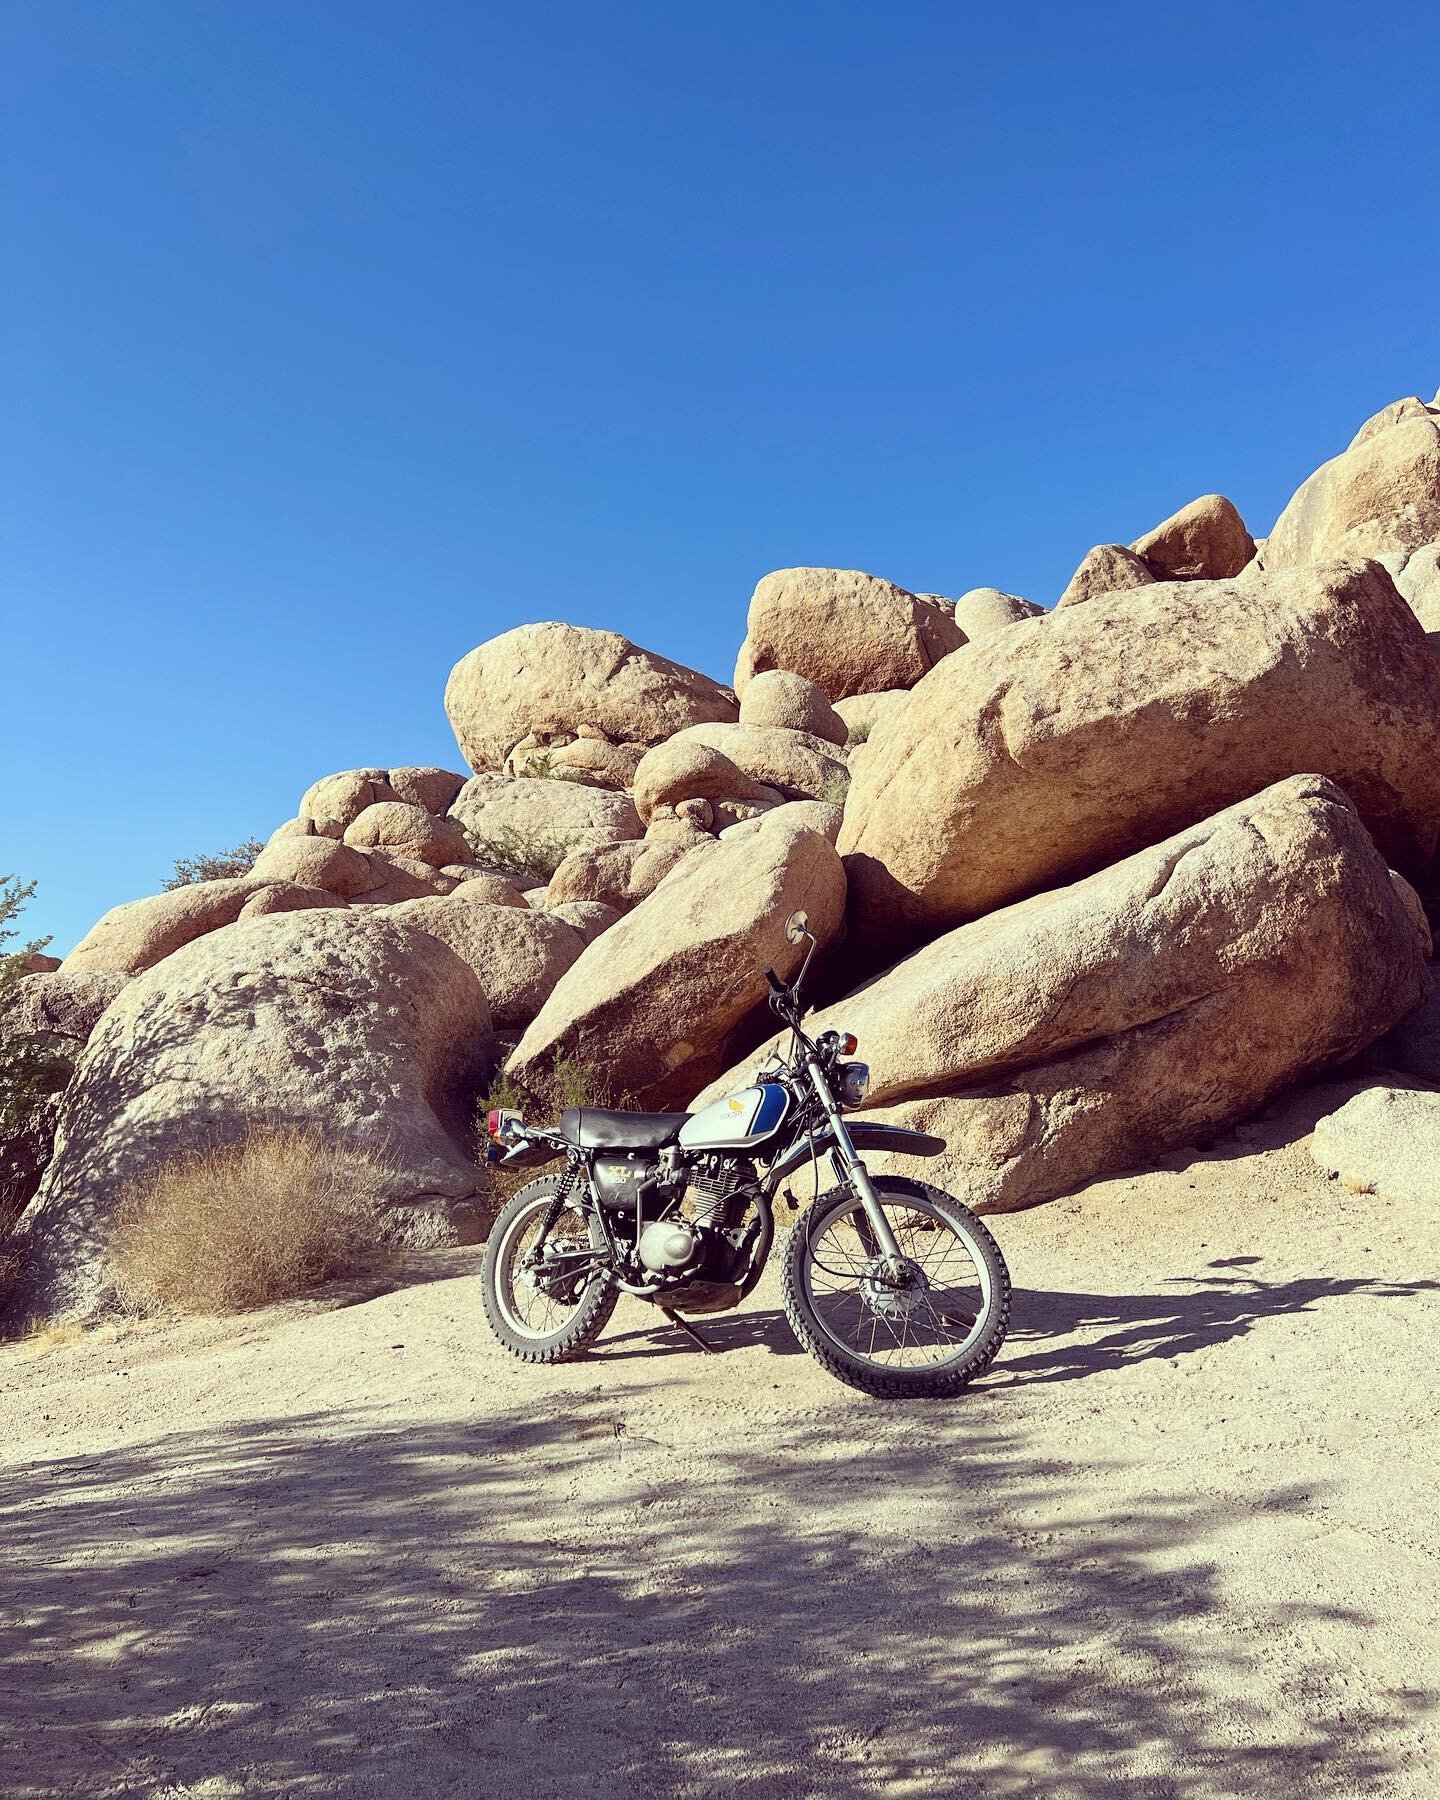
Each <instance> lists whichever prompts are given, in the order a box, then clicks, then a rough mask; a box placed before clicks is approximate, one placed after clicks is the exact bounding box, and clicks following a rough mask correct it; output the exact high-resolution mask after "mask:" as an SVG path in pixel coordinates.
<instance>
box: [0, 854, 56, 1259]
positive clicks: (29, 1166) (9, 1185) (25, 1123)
mask: <svg viewBox="0 0 1440 1800" xmlns="http://www.w3.org/2000/svg"><path fill="white" fill-rule="evenodd" d="M34 892H35V883H34V882H33V881H32V882H30V883H29V884H28V885H27V884H25V883H22V882H20V881H17V880H16V878H15V877H14V876H13V875H0V1255H3V1254H4V1238H5V1236H6V1234H7V1233H8V1232H9V1230H10V1227H11V1226H12V1225H13V1224H14V1222H15V1219H16V1217H17V1216H18V1214H19V1213H20V1211H21V1209H22V1207H23V1206H24V1204H25V1201H26V1200H27V1199H28V1197H29V1192H30V1190H31V1188H32V1187H33V1185H34V1177H35V1167H36V1164H35V1156H36V1149H35V1141H34V1139H35V1133H36V1129H37V1127H38V1125H39V1123H40V1116H41V1109H42V1108H43V1107H44V1106H45V1104H46V1102H47V1100H48V1099H49V1096H50V1095H52V1094H54V1093H55V1092H56V1091H57V1089H59V1088H61V1087H63V1086H64V1084H65V1079H66V1077H67V1076H68V1074H69V1072H70V1065H69V1063H68V1062H67V1061H66V1059H65V1058H64V1057H63V1056H59V1055H57V1054H56V1052H55V1051H53V1050H51V1049H50V1048H49V1047H48V1046H46V1045H44V1044H42V1043H40V1042H38V1041H37V1040H36V1039H35V1038H34V1037H33V1036H32V1035H30V1034H29V1033H26V1032H20V1031H17V1030H15V1029H13V1028H11V1029H9V1030H7V1029H6V1026H5V1013H6V1011H7V1010H8V1008H9V1006H10V1002H11V1001H12V1000H13V999H14V997H15V991H16V989H17V988H18V987H19V985H20V983H21V982H22V981H23V980H24V979H25V977H26V976H27V975H28V974H29V973H30V962H29V959H30V957H31V956H32V955H33V954H34V953H35V952H36V951H39V950H43V949H44V948H45V946H46V944H48V943H49V942H50V940H49V938H34V939H32V940H31V941H30V942H29V943H26V944H23V945H21V947H20V948H19V949H16V950H9V949H6V948H5V946H6V945H7V944H10V943H11V942H12V941H13V940H14V939H16V938H17V937H18V936H19V935H20V934H19V931H18V930H17V928H16V925H15V920H16V919H17V918H18V917H19V915H20V912H21V910H22V909H23V907H24V905H25V903H26V901H27V900H29V899H30V897H31V895H32V894H33V893H34ZM47 1131H48V1128H47ZM46 1154H48V1151H47V1152H46ZM42 1161H43V1157H42ZM4 1259H5V1260H7V1261H8V1256H5V1258H4Z"/></svg>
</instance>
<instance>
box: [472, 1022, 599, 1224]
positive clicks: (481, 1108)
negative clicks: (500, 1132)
mask: <svg viewBox="0 0 1440 1800" xmlns="http://www.w3.org/2000/svg"><path fill="white" fill-rule="evenodd" d="M611 1104H612V1102H611V1101H610V1100H608V1099H607V1098H605V1090H604V1086H603V1083H602V1080H601V1075H600V1071H599V1069H597V1068H596V1067H595V1065H594V1064H593V1063H585V1062H579V1061H577V1060H575V1059H573V1058H571V1057H564V1056H562V1057H561V1058H560V1059H559V1061H558V1062H557V1063H556V1064H555V1068H554V1071H553V1073H552V1074H551V1075H550V1076H549V1078H548V1079H547V1080H546V1081H545V1082H544V1084H543V1085H542V1086H539V1087H535V1088H522V1087H520V1086H519V1085H518V1084H517V1083H516V1082H515V1080H514V1079H513V1078H512V1077H511V1076H510V1075H508V1074H506V1073H505V1071H504V1070H503V1069H502V1070H501V1071H500V1072H499V1073H498V1074H497V1075H496V1077H495V1079H494V1081H492V1082H491V1084H490V1086H489V1087H488V1088H486V1089H485V1091H484V1092H483V1093H482V1094H481V1095H480V1096H479V1098H478V1099H477V1100H476V1103H475V1118H476V1125H477V1137H478V1139H479V1142H480V1143H481V1145H482V1146H484V1147H485V1148H486V1149H488V1147H489V1143H490V1138H489V1134H488V1133H487V1131H486V1117H487V1115H488V1114H489V1113H490V1112H491V1111H492V1109H495V1108H499V1109H500V1110H502V1111H506V1112H518V1113H519V1114H521V1116H522V1117H523V1118H524V1119H525V1120H526V1121H527V1122H528V1123H529V1124H531V1125H544V1126H553V1125H554V1124H555V1123H556V1121H557V1120H558V1119H559V1117H560V1115H561V1113H562V1112H564V1111H565V1109H566V1108H567V1107H569V1106H609V1105H611ZM537 1173H538V1171H536V1170H533V1169H512V1170H506V1169H501V1168H498V1167H497V1166H496V1165H495V1164H493V1163H489V1164H487V1165H486V1174H487V1177H488V1183H487V1185H488V1188H489V1194H490V1199H491V1201H492V1202H493V1203H494V1204H496V1205H497V1206H503V1205H504V1204H505V1202H506V1201H507V1200H508V1199H509V1198H510V1196H511V1195H512V1194H513V1193H515V1191H516V1190H517V1189H518V1188H521V1187H523V1186H524V1185H525V1183H526V1182H527V1181H532V1180H533V1179H534V1178H535V1175H536V1174H537Z"/></svg>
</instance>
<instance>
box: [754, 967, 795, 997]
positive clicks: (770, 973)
mask: <svg viewBox="0 0 1440 1800" xmlns="http://www.w3.org/2000/svg"><path fill="white" fill-rule="evenodd" d="M760 973H761V974H762V975H763V976H764V977H765V979H766V981H767V982H768V983H769V986H770V992H771V993H772V994H784V993H788V992H789V989H788V988H787V987H786V986H785V983H784V982H783V981H782V980H781V979H780V977H779V976H778V975H777V974H776V973H775V971H774V970H773V969H772V968H771V967H770V965H769V963H766V964H765V966H764V968H763V969H761V971H760Z"/></svg>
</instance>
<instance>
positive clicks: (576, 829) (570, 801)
mask: <svg viewBox="0 0 1440 1800" xmlns="http://www.w3.org/2000/svg"><path fill="white" fill-rule="evenodd" d="M449 816H450V818H451V819H452V820H453V821H454V822H455V823H456V824H457V825H459V826H460V827H461V828H462V830H463V831H464V833H465V836H466V839H467V841H468V843H469V844H470V847H471V850H472V852H473V855H474V858H475V860H476V861H477V862H479V863H482V864H488V865H493V866H495V867H497V868H502V869H513V870H516V871H517V872H519V873H521V874H525V875H528V876H529V877H530V878H531V879H532V880H548V879H549V878H550V876H551V875H552V874H553V873H554V871H555V870H556V869H557V868H558V867H559V866H560V864H561V863H562V862H563V861H564V859H565V858H566V857H567V856H568V855H569V854H570V852H571V851H572V850H575V849H578V848H579V847H580V846H581V845H582V844H613V843H618V842H619V841H620V840H621V839H623V838H638V837H641V836H643V835H644V831H645V827H644V826H643V824H642V823H641V821H640V815H639V813H637V812H636V810H635V803H634V801H633V800H632V799H631V798H630V796H629V795H628V794H616V793H612V792H610V791H609V790H608V789H606V788H597V787H587V786H586V785H584V784H583V783H581V782H578V781H555V780H549V779H537V778H532V777H528V776H522V777H520V778H519V779H517V780H510V779H509V778H507V777H505V776H499V775H476V776H475V777H474V778H473V779H472V780H470V781H467V782H466V783H465V785H464V787H463V788H461V790H460V792H459V793H458V794H457V795H456V797H455V804H454V805H453V806H452V807H451V809H450V815H449Z"/></svg>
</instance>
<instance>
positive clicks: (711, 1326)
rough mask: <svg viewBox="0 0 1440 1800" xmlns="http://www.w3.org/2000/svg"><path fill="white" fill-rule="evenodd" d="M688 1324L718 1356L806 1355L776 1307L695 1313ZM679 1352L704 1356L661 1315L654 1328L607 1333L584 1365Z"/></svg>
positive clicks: (656, 1319)
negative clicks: (736, 1352) (749, 1352)
mask: <svg viewBox="0 0 1440 1800" xmlns="http://www.w3.org/2000/svg"><path fill="white" fill-rule="evenodd" d="M641 1304H643V1302H642V1303H641ZM632 1316H633V1315H632ZM687 1316H688V1315H687ZM690 1323H691V1324H692V1325H693V1326H694V1327H695V1329H696V1330H697V1331H698V1332H699V1333H700V1335H701V1336H702V1337H703V1338H704V1339H705V1342H706V1343H707V1344H708V1345H709V1346H710V1348H711V1349H712V1350H715V1351H717V1352H718V1353H719V1354H721V1355H724V1353H725V1352H726V1351H727V1350H754V1349H761V1350H768V1351H769V1352H770V1354H771V1355H772V1356H803V1355H804V1354H805V1352H804V1351H803V1350H802V1349H801V1348H800V1346H799V1345H798V1344H797V1343H796V1342H795V1338H794V1336H793V1334H792V1333H791V1330H790V1326H789V1324H788V1322H787V1321H786V1318H785V1314H784V1313H783V1312H782V1311H781V1310H780V1309H779V1307H767V1308H765V1309H764V1310H763V1311H760V1312H733V1313H708V1314H706V1313H697V1314H696V1315H695V1316H694V1317H693V1318H691V1319H690ZM681 1352H683V1353H684V1354H685V1355H686V1356H703V1355H704V1354H705V1352H704V1351H703V1350H702V1349H701V1348H700V1346H699V1345H698V1344H697V1343H695V1342H694V1341H693V1340H692V1339H691V1338H689V1337H687V1336H686V1335H685V1333H684V1332H683V1331H682V1330H681V1329H680V1327H679V1326H678V1325H672V1324H671V1323H670V1321H669V1319H667V1318H665V1317H664V1315H663V1314H661V1313H659V1312H656V1313H655V1315H654V1322H653V1324H652V1323H646V1324H642V1325H640V1326H639V1327H638V1328H635V1329H632V1330H629V1331H619V1332H613V1333H607V1334H606V1335H605V1336H604V1337H603V1338H601V1340H600V1342H599V1343H598V1344H596V1345H595V1346H594V1347H593V1348H592V1349H591V1350H590V1352H589V1356H588V1357H587V1361H599V1362H603V1361H604V1360H605V1359H606V1358H607V1357H609V1358H613V1359H615V1360H621V1359H623V1358H625V1357H629V1356H669V1355H674V1354H678V1353H681Z"/></svg>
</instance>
